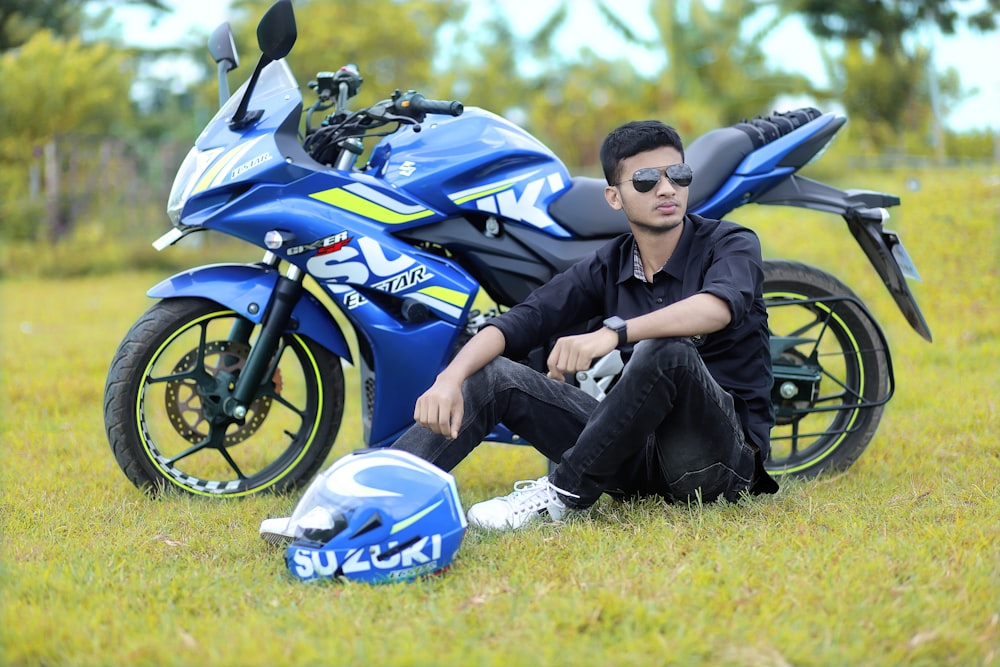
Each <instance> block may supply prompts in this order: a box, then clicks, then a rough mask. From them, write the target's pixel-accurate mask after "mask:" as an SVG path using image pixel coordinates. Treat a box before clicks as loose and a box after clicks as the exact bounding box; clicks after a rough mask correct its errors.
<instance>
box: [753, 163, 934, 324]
mask: <svg viewBox="0 0 1000 667" xmlns="http://www.w3.org/2000/svg"><path fill="white" fill-rule="evenodd" d="M756 202H757V203H758V204H762V205H768V204H771V205H782V206H798V207H801V208H808V209H812V210H814V211H826V212H829V213H836V214H837V215H841V216H843V218H844V220H846V221H847V226H848V227H849V228H850V230H851V234H853V235H854V238H855V239H856V240H857V242H858V245H860V246H861V249H862V250H864V252H865V255H866V256H867V257H868V260H869V261H870V262H871V264H872V266H873V267H874V268H875V271H877V272H878V275H879V277H880V278H881V279H882V282H883V283H884V284H885V286H886V289H888V290H889V293H890V294H891V295H892V298H893V300H894V301H895V302H896V305H897V306H898V307H899V310H900V311H901V312H902V313H903V316H904V317H905V318H906V321H907V322H908V323H909V324H910V326H911V327H913V329H914V331H916V332H917V333H918V334H920V335H921V336H923V337H924V339H926V340H928V341H930V340H932V337H931V330H930V327H929V326H928V325H927V321H926V320H925V319H924V315H923V313H922V312H921V311H920V306H918V305H917V300H916V298H915V297H914V296H913V293H912V292H911V291H910V287H909V285H907V284H906V278H905V275H904V271H903V267H902V266H900V260H899V257H898V256H903V257H906V258H907V259H908V256H907V255H906V251H905V249H904V248H903V247H902V244H901V243H900V241H899V237H898V236H896V234H895V233H894V232H892V231H890V230H888V229H885V228H884V227H883V226H882V223H883V222H884V221H885V219H886V216H885V215H884V214H885V213H887V211H885V210H884V209H886V208H888V207H892V206H897V205H899V197H897V196H896V195H892V194H887V193H884V192H872V191H868V190H846V191H845V190H839V189H837V188H835V187H832V186H829V185H826V184H825V183H820V182H818V181H813V180H811V179H808V178H804V177H802V176H798V175H793V176H790V177H789V178H787V179H785V180H784V181H782V182H781V183H779V184H778V185H777V186H776V187H774V188H773V189H771V190H769V191H768V192H766V193H765V194H764V195H762V196H761V197H759V198H758V199H757V200H756ZM913 270H915V267H913Z"/></svg>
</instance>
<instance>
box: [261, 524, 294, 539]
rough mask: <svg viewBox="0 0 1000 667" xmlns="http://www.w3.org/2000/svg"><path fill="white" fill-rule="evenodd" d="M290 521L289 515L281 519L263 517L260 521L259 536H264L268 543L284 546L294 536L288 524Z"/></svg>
mask: <svg viewBox="0 0 1000 667" xmlns="http://www.w3.org/2000/svg"><path fill="white" fill-rule="evenodd" d="M290 523H291V518H290V517H284V518H281V519H264V520H263V521H261V522H260V536H261V537H262V538H264V541H265V542H267V543H268V544H274V545H276V546H284V545H286V544H288V543H289V542H291V541H292V539H293V538H294V535H292V531H291V528H290V526H289V524H290Z"/></svg>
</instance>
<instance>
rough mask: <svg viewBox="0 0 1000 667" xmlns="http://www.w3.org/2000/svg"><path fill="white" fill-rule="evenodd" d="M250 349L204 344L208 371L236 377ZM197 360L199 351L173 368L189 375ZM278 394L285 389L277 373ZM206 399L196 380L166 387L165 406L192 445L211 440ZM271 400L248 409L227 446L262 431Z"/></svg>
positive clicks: (262, 398)
mask: <svg viewBox="0 0 1000 667" xmlns="http://www.w3.org/2000/svg"><path fill="white" fill-rule="evenodd" d="M249 354H250V347H249V346H248V345H245V344H243V343H234V342H231V341H225V340H223V341H212V342H209V343H206V344H205V352H204V364H205V371H206V372H207V373H209V374H210V375H211V376H212V377H214V378H218V377H219V374H220V373H227V374H229V375H232V376H233V377H235V376H237V375H238V374H239V372H240V371H241V370H242V369H243V366H244V365H245V364H246V362H247V357H248V356H249ZM197 360H198V348H195V349H193V350H191V351H190V352H188V353H187V354H185V355H184V356H183V357H181V358H180V359H179V360H178V361H177V363H176V364H175V365H174V368H173V373H174V374H181V373H189V372H190V371H191V370H192V369H193V368H194V365H195V363H196V362H197ZM273 381H274V386H275V392H276V393H278V394H280V393H281V389H282V383H281V370H280V369H276V370H275V372H274V378H273ZM204 400H205V399H204V397H203V395H202V393H201V392H200V391H199V389H198V381H197V380H196V379H195V378H193V377H184V378H179V379H176V380H169V381H168V382H167V383H166V392H165V394H164V403H165V407H166V410H167V416H168V417H169V419H170V423H171V425H172V426H173V427H174V430H175V431H177V433H178V434H179V435H180V436H181V437H182V438H184V439H185V440H187V441H188V442H190V443H192V444H197V443H199V442H202V441H203V440H204V439H205V438H207V437H208V430H209V428H210V427H211V422H210V421H209V419H207V418H206V416H205V410H204ZM271 402H272V399H271V397H270V396H258V397H257V398H255V399H254V400H253V402H252V403H251V404H250V405H249V406H248V407H247V415H246V418H245V420H244V422H243V423H242V424H240V425H239V426H238V427H237V428H235V429H233V428H231V429H230V430H229V431H228V432H227V433H226V437H225V442H226V445H235V444H239V443H241V442H243V441H245V440H246V439H247V438H249V437H250V436H252V435H253V434H254V433H256V432H257V431H258V429H260V427H261V425H262V424H263V423H264V421H265V420H266V419H267V415H268V413H269V412H270V410H271Z"/></svg>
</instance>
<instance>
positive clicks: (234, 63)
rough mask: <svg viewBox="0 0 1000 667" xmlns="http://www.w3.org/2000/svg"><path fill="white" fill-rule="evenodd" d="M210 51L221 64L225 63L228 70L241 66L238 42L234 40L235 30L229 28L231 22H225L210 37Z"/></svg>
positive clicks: (213, 57)
mask: <svg viewBox="0 0 1000 667" xmlns="http://www.w3.org/2000/svg"><path fill="white" fill-rule="evenodd" d="M208 52H209V53H210V54H211V55H212V60H214V61H215V62H216V63H218V64H219V65H222V64H223V63H225V65H226V71H227V72H228V71H230V70H234V69H236V68H237V67H239V66H240V57H239V55H237V53H236V43H235V42H234V41H233V31H232V30H230V28H229V23H228V22H227V23H223V24H222V25H220V26H219V27H218V28H216V29H215V30H214V31H212V35H211V37H209V38H208Z"/></svg>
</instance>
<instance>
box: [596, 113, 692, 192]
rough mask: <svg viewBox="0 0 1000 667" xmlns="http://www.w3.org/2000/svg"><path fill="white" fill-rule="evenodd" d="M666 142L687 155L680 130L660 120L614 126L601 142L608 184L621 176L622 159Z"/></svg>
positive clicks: (603, 164)
mask: <svg viewBox="0 0 1000 667" xmlns="http://www.w3.org/2000/svg"><path fill="white" fill-rule="evenodd" d="M663 146H670V147H671V148H676V149H677V151H678V152H679V153H680V154H681V159H682V160H683V159H684V143H683V142H682V141H681V136H680V135H679V134H677V130H675V129H674V128H672V127H670V126H669V125H666V124H665V123H662V122H660V121H658V120H634V121H632V122H630V123H625V124H624V125H622V126H621V127H618V128H616V129H614V130H612V131H611V133H610V134H609V135H608V136H607V137H605V139H604V143H603V144H602V145H601V167H602V168H603V169H604V178H605V179H606V180H607V181H608V185H614V184H615V183H617V182H618V181H619V180H621V179H620V178H619V176H620V174H619V173H618V170H619V167H620V165H621V163H622V160H627V159H628V158H630V157H632V156H633V155H637V154H639V153H644V152H646V151H651V150H655V149H657V148H662V147H663ZM658 166H659V165H658ZM662 166H666V165H662Z"/></svg>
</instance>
